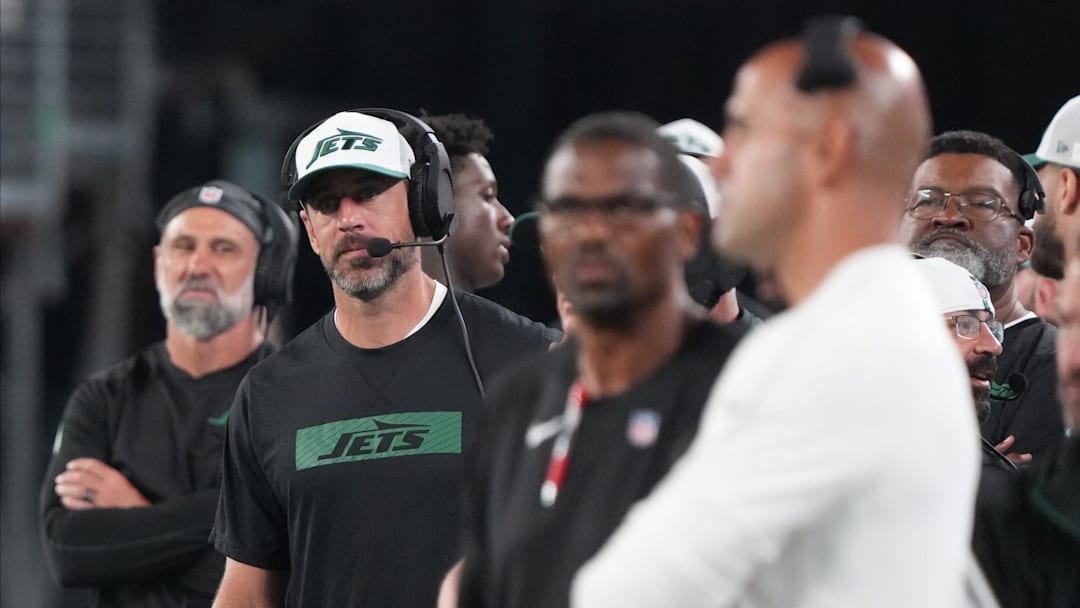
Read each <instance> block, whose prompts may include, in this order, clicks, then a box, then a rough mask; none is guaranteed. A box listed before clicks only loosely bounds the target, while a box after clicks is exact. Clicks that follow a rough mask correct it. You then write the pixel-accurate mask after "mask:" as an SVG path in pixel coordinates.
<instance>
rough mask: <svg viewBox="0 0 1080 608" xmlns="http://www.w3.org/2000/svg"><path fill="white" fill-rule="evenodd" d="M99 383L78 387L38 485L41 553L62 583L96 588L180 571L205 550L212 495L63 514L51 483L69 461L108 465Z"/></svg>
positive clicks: (105, 397)
mask: <svg viewBox="0 0 1080 608" xmlns="http://www.w3.org/2000/svg"><path fill="white" fill-rule="evenodd" d="M113 398H114V397H113V396H112V395H110V393H109V391H108V390H107V389H106V387H105V386H104V384H103V383H102V382H100V381H95V380H89V381H87V382H85V383H83V384H82V385H81V386H80V387H79V388H78V389H76V391H75V393H74V394H73V395H72V397H71V399H70V400H69V401H68V404H67V407H66V409H65V411H64V416H63V419H62V422H61V426H60V429H59V431H58V436H57V440H56V448H55V452H54V454H53V457H52V460H51V462H50V463H49V467H48V469H47V470H46V473H45V479H44V481H43V483H42V487H41V496H40V505H41V514H42V532H43V536H44V545H45V555H46V558H47V560H48V563H49V565H50V568H51V569H52V572H53V574H54V576H55V578H56V579H57V580H58V581H59V582H60V584H62V585H65V586H101V585H110V584H117V583H123V582H126V581H131V580H136V579H142V578H148V577H152V576H155V575H158V574H161V573H163V572H167V571H170V570H173V569H176V568H180V567H184V566H187V565H189V564H191V563H193V562H194V561H196V560H197V559H199V558H200V557H201V556H204V555H205V554H206V553H207V552H211V551H213V549H212V548H211V546H210V544H209V543H208V542H207V541H206V535H207V533H208V532H209V530H210V525H211V523H212V522H213V516H214V505H215V504H216V502H217V491H216V490H206V491H202V492H197V493H195V494H191V495H187V496H180V497H175V498H170V499H166V500H162V501H160V502H157V503H155V504H153V505H152V506H149V507H135V508H130V509H104V508H98V509H87V510H71V509H68V508H67V507H65V506H64V505H63V504H62V503H61V502H60V498H59V497H58V496H57V495H56V492H55V490H54V485H55V483H54V480H55V478H56V476H57V475H59V474H60V473H61V472H62V471H63V470H64V469H65V467H66V465H67V463H68V462H69V461H70V460H72V459H73V458H80V457H86V458H96V459H99V460H101V461H103V462H106V463H108V462H109V456H110V436H109V424H108V414H107V412H108V408H107V404H108V402H109V400H110V399H113Z"/></svg>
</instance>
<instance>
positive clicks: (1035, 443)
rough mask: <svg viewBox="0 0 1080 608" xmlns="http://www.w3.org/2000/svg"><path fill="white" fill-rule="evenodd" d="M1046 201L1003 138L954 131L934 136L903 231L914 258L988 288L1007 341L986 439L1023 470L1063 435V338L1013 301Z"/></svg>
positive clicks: (1028, 169)
mask: <svg viewBox="0 0 1080 608" xmlns="http://www.w3.org/2000/svg"><path fill="white" fill-rule="evenodd" d="M1042 197H1043V194H1042V188H1041V186H1040V185H1039V180H1038V177H1037V176H1036V175H1035V174H1034V172H1033V171H1032V169H1031V167H1029V166H1028V165H1027V164H1026V163H1025V162H1024V160H1023V158H1022V157H1021V156H1020V155H1019V154H1017V153H1016V152H1014V151H1013V150H1011V149H1010V148H1009V147H1008V146H1006V145H1005V144H1004V143H1002V142H1001V141H1000V140H998V139H996V138H994V137H991V136H989V135H986V134H983V133H976V132H973V131H950V132H947V133H943V134H941V135H938V136H937V137H934V139H933V140H932V141H931V147H930V153H929V155H928V157H927V158H926V160H925V161H923V163H922V164H921V165H919V168H918V169H917V170H916V172H915V176H914V179H913V182H912V188H911V193H910V195H909V196H908V201H907V213H906V214H905V216H904V223H903V225H902V231H903V234H904V237H905V239H906V241H907V242H908V243H910V245H911V248H912V250H913V251H915V253H918V254H921V255H923V256H925V257H943V258H945V259H947V260H949V261H951V262H953V263H955V264H958V265H960V266H963V267H964V268H967V269H968V271H970V272H971V274H973V275H975V277H976V278H977V279H979V280H980V281H981V282H982V283H983V284H984V285H986V287H987V288H989V290H990V294H991V297H992V299H993V302H994V308H995V310H996V311H997V318H998V320H1000V321H1001V322H1002V323H1004V325H1005V341H1004V344H1003V346H1004V352H1003V353H1002V355H1001V356H1000V357H999V358H998V371H997V373H996V374H995V376H994V380H993V388H992V397H993V403H992V406H991V409H990V415H989V416H988V417H987V418H986V420H984V421H983V422H982V424H981V428H982V436H983V437H985V438H986V439H987V440H988V441H990V442H991V443H993V444H995V445H996V446H998V449H1000V450H1001V451H1002V452H1006V453H1008V452H1012V453H1011V454H1010V460H1012V461H1013V462H1016V463H1025V462H1029V461H1030V460H1031V459H1032V458H1038V457H1039V455H1040V453H1041V452H1043V451H1044V450H1049V449H1051V448H1052V446H1053V445H1055V444H1056V443H1057V440H1058V438H1060V436H1061V432H1062V425H1061V415H1060V410H1059V409H1058V404H1057V397H1056V394H1057V378H1056V372H1055V363H1054V348H1055V347H1054V343H1055V340H1056V336H1057V330H1056V329H1055V328H1054V327H1053V326H1052V325H1050V324H1049V323H1047V322H1045V321H1044V320H1042V319H1040V318H1039V317H1037V316H1036V315H1035V313H1033V312H1030V311H1028V310H1027V309H1025V308H1024V307H1023V305H1022V304H1021V303H1020V302H1019V301H1018V300H1017V297H1016V283H1015V276H1016V270H1017V268H1018V267H1019V265H1020V264H1021V263H1023V262H1024V261H1026V260H1027V259H1028V258H1029V257H1030V256H1031V251H1032V247H1033V245H1034V237H1033V233H1032V230H1031V228H1028V227H1027V226H1025V225H1024V222H1025V220H1028V219H1031V218H1032V216H1033V215H1034V213H1035V212H1036V211H1037V210H1039V209H1041V207H1042Z"/></svg>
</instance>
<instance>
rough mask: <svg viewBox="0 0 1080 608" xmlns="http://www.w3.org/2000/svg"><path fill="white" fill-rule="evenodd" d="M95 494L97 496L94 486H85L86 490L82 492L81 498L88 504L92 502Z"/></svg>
mask: <svg viewBox="0 0 1080 608" xmlns="http://www.w3.org/2000/svg"><path fill="white" fill-rule="evenodd" d="M95 496H97V492H95V491H94V488H86V491H85V492H83V500H85V501H86V502H88V503H90V504H93V503H94V497H95Z"/></svg>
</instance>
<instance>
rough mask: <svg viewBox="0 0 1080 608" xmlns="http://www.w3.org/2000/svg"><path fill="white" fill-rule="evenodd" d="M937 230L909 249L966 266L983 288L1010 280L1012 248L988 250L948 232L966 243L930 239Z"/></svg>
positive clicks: (996, 285)
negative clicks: (1009, 249)
mask: <svg viewBox="0 0 1080 608" xmlns="http://www.w3.org/2000/svg"><path fill="white" fill-rule="evenodd" d="M940 233H941V231H935V232H930V233H927V234H925V235H923V236H921V237H919V238H918V239H916V240H915V242H913V243H912V244H911V250H912V251H914V252H915V253H917V254H919V255H921V256H923V257H927V258H945V259H946V260H948V261H950V262H952V263H953V264H956V265H957V266H961V267H963V268H965V269H967V271H968V272H970V273H971V274H972V275H973V276H974V277H975V278H976V279H979V281H981V282H982V284H983V285H986V286H987V287H991V288H993V287H1000V286H1001V285H1005V284H1007V283H1008V282H1009V281H1012V278H1013V276H1015V275H1016V254H1015V253H1014V252H1012V251H1006V250H1000V251H990V250H989V249H987V248H986V247H983V246H982V245H981V244H980V243H978V242H976V241H974V240H972V239H969V238H967V237H965V236H963V235H959V234H956V233H955V232H950V234H954V235H956V236H958V237H960V238H962V239H964V240H965V241H966V245H962V244H960V243H956V242H953V241H934V242H931V240H932V239H933V238H934V237H936V236H938V235H939V234H940Z"/></svg>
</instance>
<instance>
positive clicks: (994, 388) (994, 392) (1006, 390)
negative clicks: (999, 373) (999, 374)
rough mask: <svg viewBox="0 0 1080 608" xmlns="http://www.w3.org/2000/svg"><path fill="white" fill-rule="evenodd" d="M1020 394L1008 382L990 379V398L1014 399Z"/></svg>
mask: <svg viewBox="0 0 1080 608" xmlns="http://www.w3.org/2000/svg"><path fill="white" fill-rule="evenodd" d="M1019 396H1020V395H1019V394H1017V392H1016V391H1014V390H1013V389H1012V387H1011V386H1009V383H1007V382H1006V383H1004V384H998V383H997V382H994V381H992V380H991V381H990V398H991V399H1000V400H1002V401H1011V400H1013V399H1016V398H1017V397H1019Z"/></svg>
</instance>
